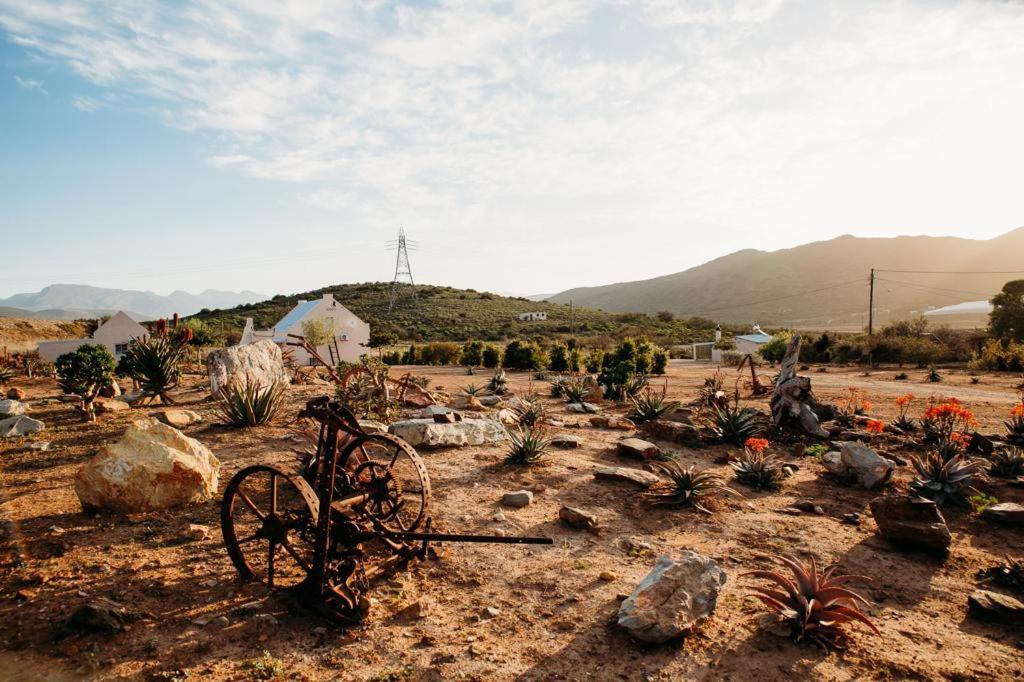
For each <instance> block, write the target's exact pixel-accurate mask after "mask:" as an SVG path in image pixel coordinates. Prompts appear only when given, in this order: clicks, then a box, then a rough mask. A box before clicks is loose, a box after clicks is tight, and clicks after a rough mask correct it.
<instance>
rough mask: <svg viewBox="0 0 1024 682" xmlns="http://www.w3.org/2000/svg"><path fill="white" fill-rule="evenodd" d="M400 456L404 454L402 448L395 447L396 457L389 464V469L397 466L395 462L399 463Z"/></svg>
mask: <svg viewBox="0 0 1024 682" xmlns="http://www.w3.org/2000/svg"><path fill="white" fill-rule="evenodd" d="M400 454H402V448H400V447H398V446H397V445H396V446H395V455H394V457H392V458H391V462H390V463H389V464H388V468H389V469H390V468H391V467H393V466H395V462H397V461H398V456H399V455H400Z"/></svg>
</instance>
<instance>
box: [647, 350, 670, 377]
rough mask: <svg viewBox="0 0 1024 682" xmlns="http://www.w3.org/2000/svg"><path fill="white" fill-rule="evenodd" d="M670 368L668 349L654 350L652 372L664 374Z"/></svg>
mask: <svg viewBox="0 0 1024 682" xmlns="http://www.w3.org/2000/svg"><path fill="white" fill-rule="evenodd" d="M667 368H668V351H667V350H665V349H664V348H658V349H657V350H655V351H654V355H653V356H652V361H651V374H664V373H665V370H666V369H667Z"/></svg>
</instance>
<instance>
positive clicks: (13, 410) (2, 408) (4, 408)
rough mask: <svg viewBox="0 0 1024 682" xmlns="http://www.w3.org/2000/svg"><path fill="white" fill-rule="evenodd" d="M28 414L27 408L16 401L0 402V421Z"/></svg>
mask: <svg viewBox="0 0 1024 682" xmlns="http://www.w3.org/2000/svg"><path fill="white" fill-rule="evenodd" d="M26 412H28V406H27V405H25V403H22V402H18V401H17V400H13V399H12V400H0V419H6V418H7V417H18V416H21V415H23V414H25V413H26Z"/></svg>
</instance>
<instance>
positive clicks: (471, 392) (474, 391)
mask: <svg viewBox="0 0 1024 682" xmlns="http://www.w3.org/2000/svg"><path fill="white" fill-rule="evenodd" d="M462 392H463V393H465V394H466V395H468V396H478V395H480V394H481V393H483V392H484V387H483V386H481V385H480V384H467V385H466V386H463V387H462Z"/></svg>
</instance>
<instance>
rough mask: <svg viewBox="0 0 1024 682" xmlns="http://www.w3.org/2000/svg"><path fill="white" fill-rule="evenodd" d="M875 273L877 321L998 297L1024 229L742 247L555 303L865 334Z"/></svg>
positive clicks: (1020, 256)
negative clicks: (986, 235)
mask: <svg viewBox="0 0 1024 682" xmlns="http://www.w3.org/2000/svg"><path fill="white" fill-rule="evenodd" d="M872 268H875V272H876V279H875V299H874V300H875V302H874V311H875V323H876V324H884V323H885V322H887V321H891V320H895V319H902V318H907V317H915V316H918V315H921V314H924V313H925V312H927V311H928V310H930V309H932V308H937V307H941V306H946V305H952V304H956V303H961V302H964V301H976V300H981V299H988V298H991V297H992V296H993V295H994V294H995V293H997V292H998V291H999V290H1000V289H1001V288H1002V286H1003V284H1004V283H1005V282H1007V281H1008V280H1011V279H1024V227H1022V228H1018V229H1016V230H1013V231H1011V232H1008V233H1006V234H1004V235H1001V236H999V237H995V238H993V239H988V240H976V239H963V238H959V237H906V236H904V237H891V238H864V237H853V236H850V235H843V236H841V237H837V238H835V239H830V240H827V241H820V242H814V243H811V244H804V245H802V246H797V247H794V248H789V249H781V250H779V251H758V250H754V249H744V250H742V251H737V252H735V253H731V254H729V255H727V256H723V257H721V258H717V259H715V260H712V261H709V262H707V263H704V264H703V265H699V266H697V267H693V268H690V269H688V270H684V271H682V272H677V273H675V274H671V275H664V276H662V277H655V278H653V279H646V280H640V281H634V282H621V283H617V284H607V285H604V286H596V287H581V288H577V289H569V290H568V291H563V292H561V293H559V294H555V295H554V296H551V297H549V298H548V300H549V301H552V302H556V303H568V302H569V301H572V302H573V304H574V305H577V306H582V307H587V308H597V309H601V310H606V311H610V312H644V313H656V312H659V311H669V312H672V313H674V314H675V315H679V316H694V315H696V316H701V317H708V318H712V319H715V320H719V321H722V322H729V323H745V324H749V323H752V322H758V323H761V324H763V325H777V326H791V327H798V328H800V327H808V328H822V327H824V328H829V329H836V330H844V329H845V330H852V329H860V328H862V327H863V326H865V325H866V324H867V319H868V315H867V313H868V296H869V279H870V277H869V275H870V272H871V269H872Z"/></svg>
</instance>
